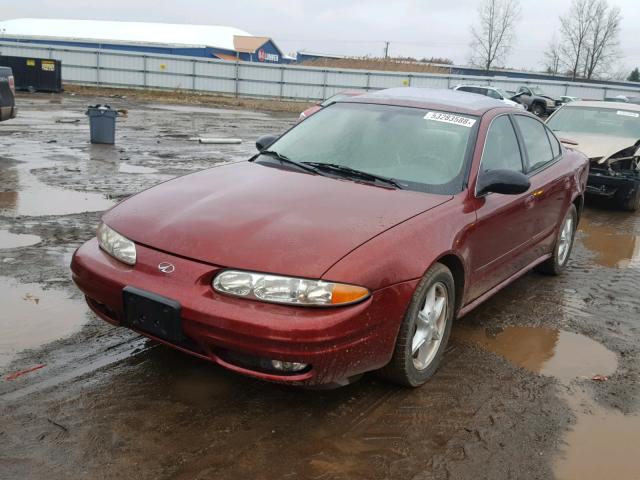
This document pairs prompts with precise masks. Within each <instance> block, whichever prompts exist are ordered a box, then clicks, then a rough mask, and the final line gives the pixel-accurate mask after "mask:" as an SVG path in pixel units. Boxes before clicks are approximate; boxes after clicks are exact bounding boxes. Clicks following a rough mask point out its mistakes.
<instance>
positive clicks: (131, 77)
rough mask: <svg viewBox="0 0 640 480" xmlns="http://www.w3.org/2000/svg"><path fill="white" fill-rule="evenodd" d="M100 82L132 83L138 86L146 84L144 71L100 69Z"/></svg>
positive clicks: (110, 83) (114, 83)
mask: <svg viewBox="0 0 640 480" xmlns="http://www.w3.org/2000/svg"><path fill="white" fill-rule="evenodd" d="M100 83H101V84H103V85H130V86H132V87H136V86H138V85H143V84H144V72H122V71H118V70H102V69H101V70H100Z"/></svg>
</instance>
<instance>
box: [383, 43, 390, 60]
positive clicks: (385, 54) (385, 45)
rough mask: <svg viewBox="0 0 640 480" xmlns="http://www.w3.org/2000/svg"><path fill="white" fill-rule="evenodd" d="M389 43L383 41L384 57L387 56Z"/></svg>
mask: <svg viewBox="0 0 640 480" xmlns="http://www.w3.org/2000/svg"><path fill="white" fill-rule="evenodd" d="M389 43H390V42H384V58H389Z"/></svg>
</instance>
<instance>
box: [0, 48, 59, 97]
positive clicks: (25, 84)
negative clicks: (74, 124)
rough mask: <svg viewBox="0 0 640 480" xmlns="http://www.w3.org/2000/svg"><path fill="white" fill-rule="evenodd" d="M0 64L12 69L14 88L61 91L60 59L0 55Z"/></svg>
mask: <svg viewBox="0 0 640 480" xmlns="http://www.w3.org/2000/svg"><path fill="white" fill-rule="evenodd" d="M0 66H3V67H11V70H13V76H14V77H15V81H16V90H30V91H37V92H54V93H60V92H62V76H61V71H62V62H60V60H52V59H47V58H35V57H12V56H7V55H0Z"/></svg>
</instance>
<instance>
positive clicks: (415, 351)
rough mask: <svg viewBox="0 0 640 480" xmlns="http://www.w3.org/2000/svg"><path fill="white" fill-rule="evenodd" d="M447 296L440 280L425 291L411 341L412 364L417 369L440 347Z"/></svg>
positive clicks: (424, 366) (428, 361) (427, 363)
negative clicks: (423, 301)
mask: <svg viewBox="0 0 640 480" xmlns="http://www.w3.org/2000/svg"><path fill="white" fill-rule="evenodd" d="M448 298H449V297H448V292H447V287H446V286H445V284H444V283H442V282H438V283H435V284H433V285H432V286H431V288H429V290H428V291H427V295H426V297H425V303H424V306H423V307H422V308H421V309H420V311H419V312H418V317H417V318H416V324H415V331H414V333H413V338H412V341H411V356H412V359H413V366H414V367H415V368H416V369H417V370H424V369H425V368H427V367H428V366H429V365H430V364H431V362H432V360H433V358H434V357H435V355H436V353H437V351H438V348H439V347H440V343H441V342H442V339H443V336H444V330H445V326H446V318H447V310H448V302H449V300H448Z"/></svg>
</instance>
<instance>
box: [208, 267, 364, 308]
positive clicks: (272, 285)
mask: <svg viewBox="0 0 640 480" xmlns="http://www.w3.org/2000/svg"><path fill="white" fill-rule="evenodd" d="M213 288H214V289H215V290H216V291H217V292H220V293H226V294H228V295H234V296H236V297H244V298H251V299H254V300H261V301H263V302H272V303H286V304H289V305H301V306H328V307H330V306H338V305H348V304H351V303H355V302H359V301H360V300H364V299H365V298H367V297H368V296H369V290H367V289H366V288H363V287H357V286H355V285H345V284H343V283H333V282H325V281H323V280H308V279H304V278H294V277H282V276H279V275H267V274H263V273H252V272H242V271H238V270H226V271H224V272H222V273H220V274H219V275H218V276H216V278H215V279H214V280H213Z"/></svg>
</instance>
